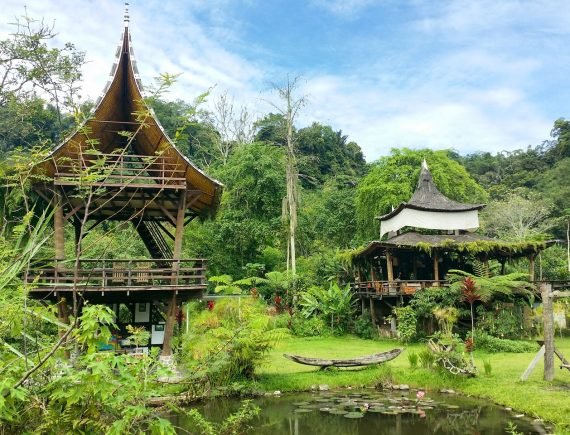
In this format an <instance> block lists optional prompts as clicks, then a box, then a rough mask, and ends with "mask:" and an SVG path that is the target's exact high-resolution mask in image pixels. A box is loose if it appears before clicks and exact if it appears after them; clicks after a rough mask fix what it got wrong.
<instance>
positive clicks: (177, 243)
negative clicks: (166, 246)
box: [172, 190, 186, 265]
mask: <svg viewBox="0 0 570 435" xmlns="http://www.w3.org/2000/svg"><path fill="white" fill-rule="evenodd" d="M185 212H186V191H185V190H183V191H182V193H181V195H180V199H179V201H178V211H177V214H176V231H175V233H174V250H173V251H172V255H173V257H174V259H175V260H179V259H180V256H181V255H182V239H183V238H184V214H185ZM173 265H174V264H173Z"/></svg>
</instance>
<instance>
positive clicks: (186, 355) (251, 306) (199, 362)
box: [180, 297, 287, 387]
mask: <svg viewBox="0 0 570 435" xmlns="http://www.w3.org/2000/svg"><path fill="white" fill-rule="evenodd" d="M190 318H191V322H190V329H189V332H188V333H187V334H185V336H183V337H182V339H181V345H182V349H181V359H180V360H181V362H182V363H183V364H184V365H185V366H186V367H187V368H188V369H189V371H190V372H191V373H193V378H194V379H195V382H197V383H198V382H207V383H208V384H209V385H210V387H222V386H224V385H229V384H230V383H231V382H233V381H236V380H239V379H248V378H252V377H253V375H254V371H255V368H256V367H257V366H258V365H259V364H260V363H261V362H262V361H263V359H264V357H265V356H266V354H267V352H268V351H269V350H270V349H271V348H272V347H273V346H274V345H275V344H276V343H277V342H278V341H279V340H280V339H281V338H283V336H284V335H286V334H287V330H284V329H279V328H277V329H275V328H274V324H273V323H272V322H271V317H270V316H269V315H268V314H267V306H266V305H265V303H264V302H263V301H261V300H259V299H255V298H252V297H245V298H240V299H237V300H236V299H226V300H220V301H217V302H216V303H215V305H214V307H213V308H212V309H211V310H210V309H204V307H203V306H200V305H195V306H194V309H193V311H192V313H191V317H190ZM221 350H223V351H221Z"/></svg>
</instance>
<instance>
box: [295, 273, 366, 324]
mask: <svg viewBox="0 0 570 435" xmlns="http://www.w3.org/2000/svg"><path fill="white" fill-rule="evenodd" d="M299 305H300V306H301V313H302V315H303V316H305V317H307V318H309V317H311V316H321V317H323V318H324V319H326V320H327V322H329V325H330V327H331V329H332V330H333V331H334V332H335V333H340V334H343V333H345V332H347V331H348V329H349V326H350V322H351V320H352V317H353V315H354V312H355V311H356V299H355V298H354V293H353V292H352V289H351V288H350V285H346V286H345V287H340V286H339V285H338V284H337V283H335V282H332V283H331V284H330V285H329V287H328V289H324V288H322V287H317V286H313V287H310V288H309V289H308V290H306V291H304V292H301V294H300V301H299Z"/></svg>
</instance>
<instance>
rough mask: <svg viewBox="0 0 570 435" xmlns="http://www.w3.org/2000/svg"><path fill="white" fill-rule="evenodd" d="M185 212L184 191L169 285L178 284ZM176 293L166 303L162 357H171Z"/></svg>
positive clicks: (179, 210) (175, 236)
mask: <svg viewBox="0 0 570 435" xmlns="http://www.w3.org/2000/svg"><path fill="white" fill-rule="evenodd" d="M185 212H186V191H182V192H181V194H180V199H179V201H178V211H177V214H176V231H175V233H174V249H173V251H172V256H173V260H174V261H173V262H172V279H171V284H172V285H176V284H177V283H178V270H179V269H180V264H179V263H178V262H177V261H176V260H180V257H181V255H182V239H183V238H184V215H185ZM176 309H177V301H176V292H175V291H173V292H172V297H171V298H170V301H169V302H168V310H167V313H166V325H165V326H164V341H163V343H162V356H170V355H172V335H173V334H174V324H175V323H176Z"/></svg>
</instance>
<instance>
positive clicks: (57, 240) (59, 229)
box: [53, 193, 65, 261]
mask: <svg viewBox="0 0 570 435" xmlns="http://www.w3.org/2000/svg"><path fill="white" fill-rule="evenodd" d="M54 200H55V204H54V208H55V210H54V213H53V230H54V237H53V240H54V248H55V259H56V260H57V261H62V260H64V259H65V236H64V231H65V218H64V216H63V204H62V202H61V195H60V194H59V193H56V194H55V195H54Z"/></svg>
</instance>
